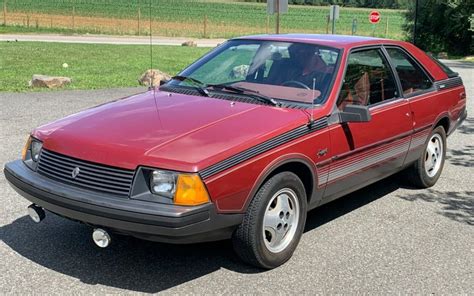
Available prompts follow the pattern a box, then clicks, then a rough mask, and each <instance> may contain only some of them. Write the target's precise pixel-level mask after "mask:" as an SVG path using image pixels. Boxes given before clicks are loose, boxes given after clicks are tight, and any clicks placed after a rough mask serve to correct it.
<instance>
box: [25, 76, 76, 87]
mask: <svg viewBox="0 0 474 296" xmlns="http://www.w3.org/2000/svg"><path fill="white" fill-rule="evenodd" d="M71 82H72V80H71V78H69V77H54V76H47V75H38V74H35V75H33V78H32V79H31V81H30V83H29V85H30V87H47V88H59V87H63V86H65V85H68V84H70V83H71Z"/></svg>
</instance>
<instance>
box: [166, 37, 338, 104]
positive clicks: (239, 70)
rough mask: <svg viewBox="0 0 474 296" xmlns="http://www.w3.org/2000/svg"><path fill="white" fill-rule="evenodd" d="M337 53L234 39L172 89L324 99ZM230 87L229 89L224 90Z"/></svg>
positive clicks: (296, 99)
mask: <svg viewBox="0 0 474 296" xmlns="http://www.w3.org/2000/svg"><path fill="white" fill-rule="evenodd" d="M338 60H339V50H338V49H335V48H329V47H324V46H319V45H315V44H303V43H291V42H278V41H261V40H231V41H228V42H227V43H225V44H224V45H222V46H220V47H218V48H217V49H215V50H214V51H212V52H211V53H209V54H208V55H206V56H204V57H203V58H202V59H200V60H198V61H197V62H196V63H194V64H192V65H191V66H190V67H188V68H187V69H185V70H184V71H183V72H181V73H180V74H179V76H177V77H180V78H181V79H173V80H171V81H170V82H169V84H168V85H173V86H184V87H186V86H188V87H192V86H194V87H196V84H200V87H201V88H203V87H209V89H210V90H213V87H212V85H214V89H217V87H216V86H219V87H218V90H219V91H232V90H234V91H235V90H236V89H239V90H241V91H248V92H252V93H254V94H260V95H262V96H265V97H267V98H272V99H276V100H279V101H281V100H286V101H292V102H299V103H313V102H314V103H316V104H319V103H322V102H324V101H325V100H326V96H327V95H328V92H329V88H330V85H331V84H332V81H333V79H334V76H335V72H336V65H337V63H338ZM226 87H227V88H226Z"/></svg>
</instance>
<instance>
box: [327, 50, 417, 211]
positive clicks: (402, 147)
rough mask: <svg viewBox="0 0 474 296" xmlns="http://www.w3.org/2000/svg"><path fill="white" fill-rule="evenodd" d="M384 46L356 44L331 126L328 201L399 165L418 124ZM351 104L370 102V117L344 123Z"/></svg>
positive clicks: (372, 180)
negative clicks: (343, 115)
mask: <svg viewBox="0 0 474 296" xmlns="http://www.w3.org/2000/svg"><path fill="white" fill-rule="evenodd" d="M399 89H400V83H399V81H398V80H397V78H396V76H395V73H394V69H393V67H392V66H391V64H390V63H389V61H388V59H387V56H386V52H385V50H384V49H383V48H382V47H370V48H359V49H355V50H352V51H351V52H350V54H349V57H348V60H347V62H346V69H345V76H344V81H343V84H342V88H341V91H340V94H339V97H338V100H337V104H336V107H337V110H336V111H335V112H334V114H333V116H332V122H331V123H330V126H329V132H330V138H331V151H332V160H331V164H330V168H329V175H328V177H327V186H326V191H325V194H324V196H325V198H324V200H323V202H324V201H330V200H332V199H335V198H337V197H340V196H342V195H344V194H347V193H348V192H351V191H353V190H356V189H358V188H361V187H363V186H365V185H367V184H369V183H372V182H375V181H377V180H379V179H381V178H383V177H385V176H387V175H389V174H391V173H393V172H394V171H396V170H398V169H400V168H401V167H402V165H403V163H404V158H405V156H406V154H407V151H408V148H409V145H410V138H411V133H412V128H413V123H412V113H411V110H410V106H409V104H408V102H407V100H406V99H404V98H403V97H402V95H401V94H400V91H399ZM348 104H352V105H363V106H368V107H369V111H370V113H371V117H372V118H371V120H370V121H368V122H350V123H341V122H339V121H338V120H337V119H336V120H334V118H338V116H335V115H337V113H338V112H340V111H342V110H343V109H344V107H345V106H346V105H348Z"/></svg>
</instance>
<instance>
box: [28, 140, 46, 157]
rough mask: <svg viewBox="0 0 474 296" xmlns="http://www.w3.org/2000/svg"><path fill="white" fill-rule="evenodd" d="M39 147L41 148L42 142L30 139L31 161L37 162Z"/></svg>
mask: <svg viewBox="0 0 474 296" xmlns="http://www.w3.org/2000/svg"><path fill="white" fill-rule="evenodd" d="M41 148H43V143H41V142H40V141H37V140H36V139H34V140H32V141H31V159H33V161H35V162H37V161H38V160H39V156H40V152H41Z"/></svg>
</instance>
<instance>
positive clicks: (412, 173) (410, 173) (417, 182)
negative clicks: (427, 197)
mask: <svg viewBox="0 0 474 296" xmlns="http://www.w3.org/2000/svg"><path fill="white" fill-rule="evenodd" d="M436 134H437V135H439V136H440V138H441V140H442V141H441V142H442V144H443V151H442V153H441V155H440V156H441V165H440V167H439V169H438V171H437V173H436V174H435V175H433V176H429V175H428V173H427V172H426V169H425V158H426V155H427V154H426V153H427V147H428V144H429V143H430V141H431V139H432V138H433V136H434V135H436ZM445 159H446V131H445V130H444V128H443V127H442V126H437V127H436V128H435V129H434V130H433V131H432V132H431V134H430V135H429V137H428V139H427V140H426V143H425V145H424V146H423V152H422V154H421V155H420V158H418V160H417V161H416V162H415V163H414V164H413V165H412V166H411V167H409V168H408V169H407V177H408V179H409V181H410V182H411V183H412V184H413V185H414V186H416V187H418V188H429V187H431V186H433V185H434V184H436V182H437V181H438V179H439V176H440V175H441V172H442V171H443V167H444V161H445Z"/></svg>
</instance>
